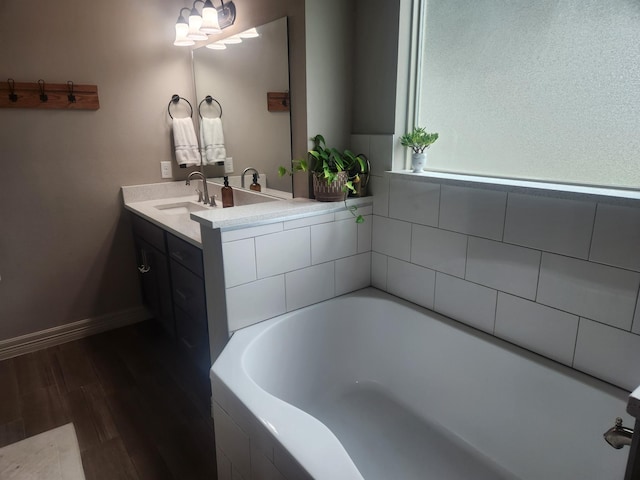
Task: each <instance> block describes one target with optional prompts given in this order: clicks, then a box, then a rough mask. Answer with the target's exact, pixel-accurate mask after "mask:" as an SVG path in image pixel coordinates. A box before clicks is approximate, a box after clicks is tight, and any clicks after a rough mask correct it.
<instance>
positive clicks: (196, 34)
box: [187, 0, 208, 40]
mask: <svg viewBox="0 0 640 480" xmlns="http://www.w3.org/2000/svg"><path fill="white" fill-rule="evenodd" d="M198 2H201V3H204V2H203V1H202V0H196V1H195V2H193V8H192V9H191V14H189V33H187V38H189V39H191V40H206V39H207V38H208V37H207V34H206V33H204V32H201V31H200V26H202V17H201V16H200V13H199V12H198V10H196V3H198Z"/></svg>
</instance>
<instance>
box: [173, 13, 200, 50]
mask: <svg viewBox="0 0 640 480" xmlns="http://www.w3.org/2000/svg"><path fill="white" fill-rule="evenodd" d="M188 33H189V25H187V22H186V20H185V19H184V17H183V16H182V15H180V17H179V18H178V21H177V23H176V39H175V40H174V42H173V44H174V45H176V46H178V47H188V46H191V45H195V43H196V42H194V41H193V40H191V39H189V38H187V34H188Z"/></svg>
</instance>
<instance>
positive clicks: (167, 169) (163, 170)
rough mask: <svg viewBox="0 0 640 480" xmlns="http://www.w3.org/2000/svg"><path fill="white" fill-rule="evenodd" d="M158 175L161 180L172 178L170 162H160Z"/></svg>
mask: <svg viewBox="0 0 640 480" xmlns="http://www.w3.org/2000/svg"><path fill="white" fill-rule="evenodd" d="M160 174H161V175H162V178H171V177H172V176H173V175H172V174H171V162H166V161H164V162H160Z"/></svg>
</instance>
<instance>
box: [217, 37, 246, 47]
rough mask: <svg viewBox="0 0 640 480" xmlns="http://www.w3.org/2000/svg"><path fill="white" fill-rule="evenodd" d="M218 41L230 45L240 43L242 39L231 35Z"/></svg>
mask: <svg viewBox="0 0 640 480" xmlns="http://www.w3.org/2000/svg"><path fill="white" fill-rule="evenodd" d="M220 41H221V42H222V43H226V44H228V45H231V44H232V43H242V39H241V38H240V37H239V36H238V35H232V36H231V37H227V38H223V39H222V40H220Z"/></svg>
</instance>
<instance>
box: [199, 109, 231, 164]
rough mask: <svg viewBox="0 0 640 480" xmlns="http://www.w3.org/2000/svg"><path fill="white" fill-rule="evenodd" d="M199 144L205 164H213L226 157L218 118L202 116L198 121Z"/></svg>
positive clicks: (220, 122)
mask: <svg viewBox="0 0 640 480" xmlns="http://www.w3.org/2000/svg"><path fill="white" fill-rule="evenodd" d="M200 146H201V149H202V158H203V160H204V163H205V164H207V165H211V164H214V163H216V162H218V161H220V160H224V159H225V158H226V157H227V151H226V149H225V147H224V133H223V131H222V120H221V119H220V118H207V117H205V118H202V119H201V121H200Z"/></svg>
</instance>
